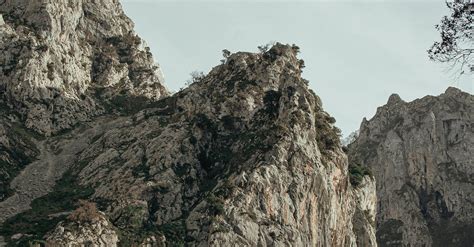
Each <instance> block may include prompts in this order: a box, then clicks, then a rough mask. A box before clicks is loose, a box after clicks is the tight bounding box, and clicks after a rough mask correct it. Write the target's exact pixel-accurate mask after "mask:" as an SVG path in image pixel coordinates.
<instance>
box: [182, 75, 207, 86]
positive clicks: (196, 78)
mask: <svg viewBox="0 0 474 247" xmlns="http://www.w3.org/2000/svg"><path fill="white" fill-rule="evenodd" d="M190 75H191V79H189V80H187V81H186V84H185V86H189V85H191V84H193V83H196V82H200V81H201V80H202V79H204V77H206V75H205V74H204V72H202V71H193V72H191V74H190Z"/></svg>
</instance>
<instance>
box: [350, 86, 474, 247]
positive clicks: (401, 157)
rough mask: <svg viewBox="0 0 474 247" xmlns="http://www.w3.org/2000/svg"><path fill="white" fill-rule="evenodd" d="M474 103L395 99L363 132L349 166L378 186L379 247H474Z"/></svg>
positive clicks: (449, 94)
mask: <svg viewBox="0 0 474 247" xmlns="http://www.w3.org/2000/svg"><path fill="white" fill-rule="evenodd" d="M473 153H474V97H473V95H471V94H468V93H465V92H462V91H460V90H458V89H456V88H448V89H447V90H446V92H445V93H444V94H441V95H440V96H437V97H434V96H426V97H424V98H422V99H418V100H415V101H413V102H405V101H403V100H402V99H401V98H400V97H399V96H398V95H392V96H391V97H390V99H389V100H388V103H387V105H385V106H383V107H380V108H379V109H378V110H377V113H376V114H375V116H374V117H373V118H372V119H371V120H368V121H367V120H365V119H364V121H363V122H362V124H361V128H360V134H359V136H358V137H357V138H356V140H355V141H354V142H353V143H352V144H351V145H350V155H349V156H350V160H351V163H357V164H360V165H363V166H366V167H369V168H370V169H371V170H372V172H373V175H374V176H375V178H376V181H379V182H377V220H376V221H377V241H378V244H379V246H400V245H402V246H407V245H414V246H423V245H424V246H470V245H471V244H472V243H473V242H474V239H473V236H472V230H473V229H474V225H473V224H474V218H473V217H474V215H473V212H474V203H473V201H472V198H474V194H473V193H474V169H473V164H474V156H473V155H472V154H473Z"/></svg>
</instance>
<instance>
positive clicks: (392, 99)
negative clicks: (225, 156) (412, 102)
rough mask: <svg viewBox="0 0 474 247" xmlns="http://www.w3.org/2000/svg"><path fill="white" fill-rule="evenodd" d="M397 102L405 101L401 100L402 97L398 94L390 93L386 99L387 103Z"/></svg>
mask: <svg viewBox="0 0 474 247" xmlns="http://www.w3.org/2000/svg"><path fill="white" fill-rule="evenodd" d="M398 103H405V101H403V100H402V98H400V95H398V94H396V93H394V94H392V95H390V97H389V98H388V101H387V105H394V104H398Z"/></svg>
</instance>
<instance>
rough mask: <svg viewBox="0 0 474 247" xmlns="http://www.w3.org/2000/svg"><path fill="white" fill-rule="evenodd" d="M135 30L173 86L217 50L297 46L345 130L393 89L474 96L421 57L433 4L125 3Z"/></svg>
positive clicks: (468, 81)
mask: <svg viewBox="0 0 474 247" xmlns="http://www.w3.org/2000/svg"><path fill="white" fill-rule="evenodd" d="M122 4H123V6H124V9H125V11H126V13H127V14H128V15H129V16H130V18H132V20H133V21H134V22H135V25H136V31H137V33H138V34H139V35H140V36H141V37H142V38H144V39H145V40H146V41H147V43H148V45H149V46H150V47H151V49H152V52H153V54H154V56H155V59H156V61H157V62H158V63H160V65H161V67H162V70H163V73H164V75H165V80H166V86H167V87H168V88H169V89H170V90H175V91H176V90H178V89H179V88H180V87H182V86H183V85H184V83H185V82H186V80H187V79H189V78H190V76H189V73H191V72H192V71H204V72H208V71H209V70H210V69H211V68H212V67H213V66H216V65H218V64H219V60H220V59H221V57H222V52H221V51H222V50H223V49H228V50H230V51H232V52H236V51H257V46H259V45H262V44H265V43H268V42H269V41H279V42H282V43H289V44H293V43H295V44H297V45H298V46H300V47H301V54H300V57H301V58H303V59H304V60H305V64H306V68H305V69H304V73H303V76H304V77H305V78H306V79H308V80H309V81H310V87H311V88H312V89H313V90H314V91H315V92H316V94H318V95H319V96H320V97H321V98H322V100H323V104H324V108H325V110H326V111H328V112H329V113H330V114H331V115H333V116H334V117H335V118H336V119H337V123H336V125H337V126H338V127H340V128H341V129H342V130H343V133H344V135H347V134H349V133H350V132H352V131H354V130H356V129H358V128H359V125H360V123H361V121H362V118H363V117H367V118H371V117H372V116H373V114H374V113H375V111H376V109H377V107H378V106H381V105H383V104H385V103H386V101H387V99H388V97H389V96H390V94H392V93H398V94H399V95H400V96H401V97H402V98H403V99H404V100H406V101H409V100H413V99H416V98H419V97H422V96H425V95H427V94H431V95H438V94H440V93H442V92H444V91H445V89H446V88H447V87H448V86H456V87H459V88H461V89H463V90H464V91H467V92H470V93H473V87H474V82H473V78H472V75H470V76H465V77H463V78H461V79H460V80H457V81H456V80H454V76H453V75H452V73H450V72H449V71H446V66H445V65H440V64H436V63H433V62H431V61H429V60H428V57H427V54H426V50H427V49H428V48H429V47H430V45H431V43H432V42H433V41H434V40H436V39H438V35H439V34H438V33H437V32H436V30H435V29H434V25H435V24H437V23H438V22H439V20H440V19H441V17H442V15H443V14H445V13H446V12H447V10H446V8H445V4H444V1H443V0H439V1H437V0H431V1H420V2H414V1H395V0H392V1H382V0H379V1H362V0H360V1H359V0H358V1H333V2H329V1H300V2H294V1H291V2H290V1H270V0H265V1H258V2H255V1H254V2H248V1H234V0H221V1H215V2H212V1H204V0H195V1H174V2H173V1H164V0H125V1H123V2H122Z"/></svg>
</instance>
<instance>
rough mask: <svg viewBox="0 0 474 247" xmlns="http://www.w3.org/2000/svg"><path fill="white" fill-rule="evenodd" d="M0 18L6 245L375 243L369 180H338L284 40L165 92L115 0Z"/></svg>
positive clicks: (329, 123) (16, 7)
mask: <svg viewBox="0 0 474 247" xmlns="http://www.w3.org/2000/svg"><path fill="white" fill-rule="evenodd" d="M0 13H2V15H3V19H4V22H0V24H1V25H0V29H1V31H2V32H1V35H2V36H0V53H1V56H0V65H1V67H0V68H1V74H0V89H1V91H0V92H1V97H0V98H1V103H2V104H1V106H2V109H1V111H0V119H1V122H0V144H1V145H2V146H1V148H0V161H1V163H0V165H1V166H0V168H1V169H0V175H1V176H3V177H2V181H0V182H1V183H0V186H1V187H0V188H1V191H0V192H1V193H2V194H1V197H0V211H1V212H2V213H1V214H0V223H1V224H2V225H1V227H0V235H1V236H3V237H4V238H5V241H7V242H8V243H9V244H11V245H26V244H35V243H49V244H51V245H59V246H76V245H88V244H90V245H93V246H115V245H119V246H137V245H139V246H170V245H171V246H175V245H190V246H229V245H238V246H267V245H268V246H288V245H293V246H375V245H376V243H375V228H374V218H375V210H376V209H375V201H376V200H375V181H374V180H373V178H371V177H369V176H365V177H363V178H360V179H361V181H360V183H358V184H357V186H355V185H352V184H351V182H350V181H351V179H350V176H351V175H350V173H349V170H348V159H347V156H346V154H345V153H344V152H343V151H342V149H341V144H340V141H339V131H338V129H337V128H336V127H335V126H334V123H335V119H334V118H332V117H331V116H330V115H329V114H328V113H326V112H325V111H324V110H323V108H322V103H321V100H320V99H319V98H318V96H316V94H315V93H314V92H312V91H311V90H310V89H309V88H308V82H307V81H306V80H304V79H303V78H301V69H302V67H303V61H302V60H299V59H298V58H297V53H298V51H299V48H298V47H297V46H294V45H293V46H290V45H282V44H276V45H274V46H273V47H272V48H271V49H269V50H268V51H266V52H261V53H257V54H256V53H247V52H238V53H235V54H232V55H230V56H227V57H226V59H225V61H223V63H222V64H221V65H219V66H217V67H215V68H214V69H212V71H211V72H210V73H209V74H208V75H206V76H204V77H203V78H199V79H197V80H196V81H195V82H194V83H193V84H192V85H190V86H189V87H188V88H186V89H184V90H182V91H180V92H178V93H176V94H174V95H168V93H167V92H166V90H165V89H164V87H163V85H162V84H161V83H162V78H161V76H160V73H159V68H157V67H155V66H154V65H153V60H152V57H151V54H150V53H149V52H148V50H147V49H146V48H145V49H142V45H143V42H142V41H141V40H140V38H138V37H137V36H136V35H135V34H134V33H133V29H132V28H133V25H132V22H131V21H130V20H129V19H128V18H127V17H126V16H125V15H124V13H123V11H122V10H121V8H120V5H119V3H118V1H116V0H103V1H97V0H75V1H72V0H70V1H53V0H40V1H13V0H6V1H2V2H1V3H0ZM81 200H85V201H87V205H89V209H90V208H94V210H95V206H91V205H94V204H96V205H97V208H98V210H99V211H97V212H96V211H94V210H93V211H92V212H93V213H92V215H96V217H93V219H87V217H86V220H84V217H82V216H81V217H78V215H84V214H83V213H84V212H89V211H88V210H85V209H84V210H82V209H81V207H79V208H78V209H76V208H77V207H78V205H77V202H78V201H81ZM91 203H92V204H91ZM75 209H76V210H75ZM73 210H75V211H73ZM81 210H82V211H81ZM86 215H90V214H86ZM1 244H2V237H0V245H1Z"/></svg>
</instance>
